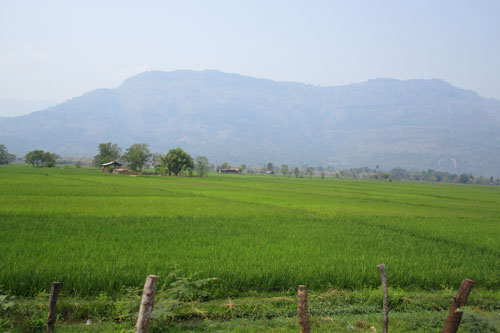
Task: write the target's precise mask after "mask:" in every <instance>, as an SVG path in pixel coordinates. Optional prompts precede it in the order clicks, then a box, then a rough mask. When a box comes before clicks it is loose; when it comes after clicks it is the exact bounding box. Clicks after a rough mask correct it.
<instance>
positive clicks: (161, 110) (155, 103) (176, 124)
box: [0, 71, 500, 176]
mask: <svg viewBox="0 0 500 333" xmlns="http://www.w3.org/2000/svg"><path fill="white" fill-rule="evenodd" d="M108 141H112V142H115V143H117V144H118V145H119V146H121V147H122V149H123V150H125V149H126V148H127V147H128V146H129V145H130V144H132V143H142V142H144V143H148V144H150V146H151V149H152V151H154V152H161V153H165V152H167V151H168V150H169V149H170V148H173V147H176V146H180V147H182V148H183V149H185V150H186V151H188V152H189V153H190V154H191V155H193V156H196V155H206V156H208V157H209V159H210V160H211V161H212V162H219V163H221V162H224V161H227V162H229V163H235V164H236V163H237V164H240V163H245V164H247V165H263V164H264V163H267V162H273V163H274V164H276V165H280V164H289V165H293V166H295V165H297V166H300V165H303V164H309V165H312V166H316V165H327V164H330V165H333V166H334V167H338V168H344V167H359V166H369V167H371V168H374V167H375V165H377V164H378V165H380V167H381V168H383V169H390V168H393V167H397V166H399V167H403V168H406V169H421V170H425V169H428V168H432V169H437V170H443V171H450V172H454V173H462V172H472V173H474V174H477V175H485V176H489V175H493V176H500V102H499V101H496V100H494V99H486V98H482V97H480V96H479V95H477V94H476V93H474V92H472V91H466V90H462V89H459V88H456V87H453V86H451V85H450V84H448V83H447V82H444V81H442V80H408V81H400V80H394V79H376V80H371V81H367V82H364V83H359V84H352V85H347V86H340V87H320V86H311V85H304V84H299V83H288V82H275V81H271V80H265V79H255V78H252V77H246V76H241V75H235V74H227V73H222V72H218V71H201V72H198V71H173V72H160V71H151V72H145V73H142V74H139V75H137V76H134V77H132V78H130V79H127V80H125V81H124V82H123V84H122V85H121V86H119V87H118V88H116V89H97V90H94V91H91V92H88V93H86V94H84V95H82V96H80V97H76V98H73V99H71V100H69V101H66V102H64V103H61V104H59V105H56V106H54V107H50V108H48V109H45V110H42V111H39V112H35V113H31V114H29V115H25V116H21V117H13V118H1V119H0V143H3V144H5V145H6V146H7V147H8V149H9V151H10V152H12V153H15V154H19V155H22V154H24V153H26V152H28V151H30V150H33V149H43V150H48V151H51V152H55V153H57V154H59V155H64V156H76V155H79V156H93V155H95V154H96V153H97V145H98V144H99V143H101V142H108Z"/></svg>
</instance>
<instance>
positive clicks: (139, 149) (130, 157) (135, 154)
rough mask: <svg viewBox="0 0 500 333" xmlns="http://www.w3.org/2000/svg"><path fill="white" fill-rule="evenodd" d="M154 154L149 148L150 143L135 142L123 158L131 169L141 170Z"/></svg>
mask: <svg viewBox="0 0 500 333" xmlns="http://www.w3.org/2000/svg"><path fill="white" fill-rule="evenodd" d="M152 156H153V154H151V151H150V150H149V145H148V144H146V143H134V144H133V145H131V146H130V147H129V148H128V149H127V151H126V152H125V154H124V155H123V156H122V159H123V160H124V161H126V162H128V165H129V167H130V169H132V170H133V171H141V170H142V167H143V166H144V164H146V163H147V162H148V161H149V160H150V158H151V157H152Z"/></svg>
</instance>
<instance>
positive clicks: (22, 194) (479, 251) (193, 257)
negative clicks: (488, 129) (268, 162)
mask: <svg viewBox="0 0 500 333" xmlns="http://www.w3.org/2000/svg"><path fill="white" fill-rule="evenodd" d="M0 227H1V228H0V285H3V288H4V289H7V290H9V291H10V292H12V293H15V294H26V295H32V294H35V293H37V292H39V291H40V290H44V289H47V288H48V286H50V282H52V281H56V280H58V281H61V282H62V283H63V286H64V287H63V288H64V290H65V291H66V292H69V293H74V294H78V295H90V294H97V293H99V292H101V291H106V292H109V293H113V292H117V291H119V290H120V288H121V287H122V286H141V284H142V283H143V282H144V277H145V276H146V275H147V274H158V275H159V276H160V279H161V277H162V276H167V274H168V273H169V272H170V271H172V270H173V269H174V267H176V268H177V269H181V270H183V271H184V272H185V273H186V274H189V273H194V272H198V273H199V275H198V276H199V277H200V278H201V277H217V278H218V281H217V283H216V284H214V286H213V290H212V291H211V292H212V294H213V295H215V296H227V295H240V294H242V293H246V292H248V291H253V290H254V291H274V290H280V291H283V290H290V289H295V288H296V286H297V285H298V284H307V285H308V286H309V288H313V289H319V290H321V289H325V288H327V287H342V288H362V287H374V286H378V285H379V284H380V281H379V277H378V273H377V270H376V264H379V263H386V264H387V267H388V279H389V282H390V284H391V286H399V287H402V288H423V289H440V288H443V287H456V286H457V285H458V284H459V283H460V281H461V279H462V278H464V277H468V278H471V279H474V280H475V281H476V285H478V286H482V287H484V288H489V289H494V290H498V289H500V241H499V240H500V190H499V189H498V188H496V187H481V186H460V185H443V184H422V183H397V182H392V183H389V182H376V181H355V180H335V179H323V180H321V179H295V178H283V177H267V176H245V175H234V176H233V175H223V176H218V175H211V176H210V177H208V178H203V179H200V178H183V177H128V176H119V175H102V174H100V173H99V172H98V171H97V170H92V169H35V168H29V167H20V166H7V167H4V166H2V167H0ZM160 281H161V280H160Z"/></svg>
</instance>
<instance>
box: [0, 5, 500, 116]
mask: <svg viewBox="0 0 500 333" xmlns="http://www.w3.org/2000/svg"><path fill="white" fill-rule="evenodd" d="M151 69H155V70H167V71H169V70H176V69H195V70H201V69H218V70H221V71H224V72H231V73H239V74H244V75H250V76H254V77H262V78H269V79H273V80H279V81H297V82H303V83H311V84H321V85H343V84H349V83H355V82H360V81H365V80H368V79H373V78H379V77H391V78H397V79H412V78H441V79H444V80H446V81H448V82H450V83H452V84H453V85H456V86H458V87H461V88H465V89H472V90H475V91H477V92H478V93H479V94H481V95H483V96H485V97H494V98H497V99H500V1H497V0H492V1H459V0H453V1H437V0H432V1H400V0H394V1H379V0H377V1H368V0H367V1H290V0H287V1H271V0H266V1H255V0H252V1H213V0H211V1H208V0H206V1H181V0H179V1H123V0H120V1H89V0H85V1H69V0H64V1H22V0H21V1H20V0H15V1H10V0H5V1H0V99H5V98H18V99H45V100H54V101H58V102H60V101H64V100H66V99H69V98H71V97H74V96H78V95H81V94H82V93H84V92H86V91H88V90H92V89H96V88H101V87H106V88H113V87H116V86H118V85H120V83H121V82H122V81H123V80H124V79H126V78H127V77H130V76H132V75H134V74H137V73H140V72H143V71H145V70H151ZM0 115H1V114H0Z"/></svg>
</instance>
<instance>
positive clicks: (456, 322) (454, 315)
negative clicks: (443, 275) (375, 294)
mask: <svg viewBox="0 0 500 333" xmlns="http://www.w3.org/2000/svg"><path fill="white" fill-rule="evenodd" d="M473 285H474V281H472V280H469V279H463V281H462V283H461V284H460V287H459V288H458V291H457V294H456V295H455V297H454V298H453V302H452V303H451V307H450V313H449V315H448V319H447V320H446V324H445V325H444V328H443V330H442V331H441V332H442V333H455V332H457V331H458V327H459V326H460V320H462V312H460V311H457V309H459V308H460V307H461V306H464V305H465V303H466V302H467V297H468V296H469V293H470V290H471V289H472V286H473Z"/></svg>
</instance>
